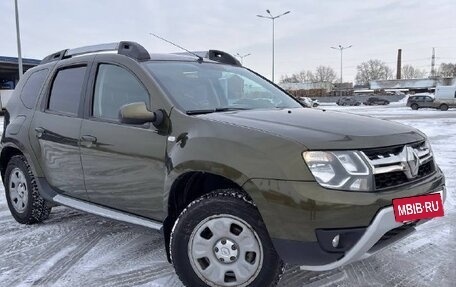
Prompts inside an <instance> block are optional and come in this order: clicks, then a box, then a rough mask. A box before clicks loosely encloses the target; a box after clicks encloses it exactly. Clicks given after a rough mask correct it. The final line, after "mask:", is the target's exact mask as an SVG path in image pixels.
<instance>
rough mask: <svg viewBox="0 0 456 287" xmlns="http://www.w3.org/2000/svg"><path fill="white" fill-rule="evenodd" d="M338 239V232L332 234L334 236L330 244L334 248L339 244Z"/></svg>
mask: <svg viewBox="0 0 456 287" xmlns="http://www.w3.org/2000/svg"><path fill="white" fill-rule="evenodd" d="M339 239H340V236H339V234H337V235H336V236H334V238H333V240H332V245H333V247H334V248H337V247H338V246H339Z"/></svg>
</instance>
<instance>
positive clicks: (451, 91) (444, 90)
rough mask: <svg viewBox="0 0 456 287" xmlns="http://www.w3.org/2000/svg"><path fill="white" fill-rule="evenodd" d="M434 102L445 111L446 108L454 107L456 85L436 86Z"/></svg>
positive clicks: (455, 102)
mask: <svg viewBox="0 0 456 287" xmlns="http://www.w3.org/2000/svg"><path fill="white" fill-rule="evenodd" d="M434 102H435V103H436V104H437V106H438V107H439V108H440V109H441V110H442V111H446V110H448V108H456V85H454V86H437V87H436V88H435V100H434Z"/></svg>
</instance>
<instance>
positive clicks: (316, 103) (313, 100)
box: [312, 99, 320, 108]
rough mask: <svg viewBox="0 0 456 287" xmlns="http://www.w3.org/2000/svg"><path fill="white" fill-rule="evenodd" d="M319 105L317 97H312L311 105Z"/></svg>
mask: <svg viewBox="0 0 456 287" xmlns="http://www.w3.org/2000/svg"><path fill="white" fill-rule="evenodd" d="M319 105H320V102H319V101H318V100H317V99H312V107H314V108H316V107H318V106H319Z"/></svg>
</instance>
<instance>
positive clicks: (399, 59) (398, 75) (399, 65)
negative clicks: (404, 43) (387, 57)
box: [396, 49, 402, 80]
mask: <svg viewBox="0 0 456 287" xmlns="http://www.w3.org/2000/svg"><path fill="white" fill-rule="evenodd" d="M401 71H402V49H398V50H397V73H396V79H398V80H400V79H401Z"/></svg>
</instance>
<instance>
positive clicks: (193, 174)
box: [162, 171, 254, 262]
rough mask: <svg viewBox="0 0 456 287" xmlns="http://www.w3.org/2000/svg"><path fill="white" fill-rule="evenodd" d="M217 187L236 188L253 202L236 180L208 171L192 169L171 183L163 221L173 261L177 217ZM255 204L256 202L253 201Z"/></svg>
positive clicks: (167, 251)
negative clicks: (192, 203) (173, 237)
mask: <svg viewBox="0 0 456 287" xmlns="http://www.w3.org/2000/svg"><path fill="white" fill-rule="evenodd" d="M217 189H236V190H239V192H241V193H243V194H244V195H245V197H246V198H248V199H249V200H250V201H251V202H252V203H253V200H252V198H251V197H250V196H249V194H248V193H247V192H246V191H245V190H244V189H242V187H241V186H240V185H239V184H238V183H236V182H235V181H233V180H231V179H229V178H226V177H224V176H221V175H218V174H215V173H211V172H206V171H190V172H186V173H184V174H181V175H179V176H178V177H177V178H176V179H175V180H174V182H173V183H172V185H171V188H170V190H169V191H168V198H167V207H166V208H167V209H166V211H167V216H166V218H165V220H164V222H163V230H162V231H163V236H164V239H165V247H166V254H167V256H168V261H169V262H171V257H170V250H169V243H170V236H171V231H172V228H173V226H174V223H175V221H176V219H177V218H178V217H179V215H180V214H181V212H182V211H183V210H184V209H185V208H186V207H187V206H188V204H190V203H191V202H192V201H194V200H196V199H197V198H200V197H201V196H204V195H206V194H209V193H211V192H213V191H214V190H217ZM253 204H254V203H253Z"/></svg>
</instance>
